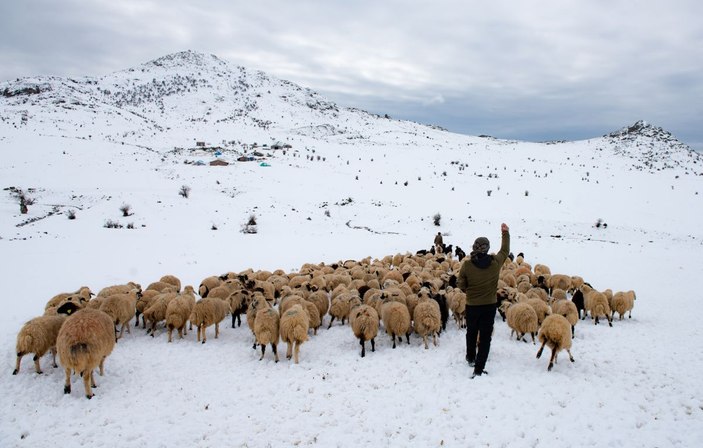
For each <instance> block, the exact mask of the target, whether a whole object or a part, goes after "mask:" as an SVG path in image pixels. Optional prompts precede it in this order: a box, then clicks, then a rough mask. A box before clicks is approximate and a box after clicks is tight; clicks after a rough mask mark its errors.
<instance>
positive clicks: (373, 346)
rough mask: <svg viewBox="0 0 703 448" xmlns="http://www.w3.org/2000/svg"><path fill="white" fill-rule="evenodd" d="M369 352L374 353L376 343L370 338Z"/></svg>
mask: <svg viewBox="0 0 703 448" xmlns="http://www.w3.org/2000/svg"><path fill="white" fill-rule="evenodd" d="M371 351H372V352H375V351H376V341H375V340H374V338H371Z"/></svg>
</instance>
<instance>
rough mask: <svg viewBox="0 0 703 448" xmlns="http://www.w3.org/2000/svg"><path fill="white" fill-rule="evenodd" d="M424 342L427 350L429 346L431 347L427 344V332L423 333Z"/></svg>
mask: <svg viewBox="0 0 703 448" xmlns="http://www.w3.org/2000/svg"><path fill="white" fill-rule="evenodd" d="M422 342H423V343H424V344H425V350H427V349H428V348H430V346H429V345H427V335H426V334H423V335H422Z"/></svg>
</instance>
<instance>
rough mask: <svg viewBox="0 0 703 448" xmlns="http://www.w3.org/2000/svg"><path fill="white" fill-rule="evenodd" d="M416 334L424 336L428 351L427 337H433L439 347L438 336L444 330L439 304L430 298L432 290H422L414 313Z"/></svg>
mask: <svg viewBox="0 0 703 448" xmlns="http://www.w3.org/2000/svg"><path fill="white" fill-rule="evenodd" d="M413 322H414V329H415V332H416V333H417V334H418V335H420V336H422V342H424V343H425V349H428V348H429V347H428V344H427V336H429V335H432V343H433V344H434V345H435V347H436V346H437V335H438V334H439V332H440V331H441V330H442V314H441V312H440V310H439V303H437V301H436V300H434V299H432V298H430V290H429V289H427V288H422V289H421V290H420V294H419V296H418V302H417V305H416V306H415V310H414V313H413Z"/></svg>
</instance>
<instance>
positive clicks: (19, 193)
mask: <svg viewBox="0 0 703 448" xmlns="http://www.w3.org/2000/svg"><path fill="white" fill-rule="evenodd" d="M9 190H10V193H11V194H12V196H14V197H15V199H17V203H18V204H19V205H20V213H21V214H23V215H26V214H27V213H29V206H30V205H34V199H33V198H30V197H29V196H27V193H26V192H25V191H24V190H22V189H19V188H14V187H11V188H10V189H9Z"/></svg>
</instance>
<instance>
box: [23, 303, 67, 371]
mask: <svg viewBox="0 0 703 448" xmlns="http://www.w3.org/2000/svg"><path fill="white" fill-rule="evenodd" d="M65 320H66V315H65V314H59V315H55V316H39V317H35V318H34V319H31V320H30V321H28V322H27V323H25V324H24V325H23V326H22V328H21V329H20V332H19V333H18V334H17V345H16V353H17V363H16V364H15V370H13V371H12V374H13V375H17V373H18V372H19V371H20V362H21V361H22V357H23V356H24V355H26V354H27V353H34V370H35V371H36V372H37V373H42V370H41V367H40V366H39V360H40V359H41V357H42V356H44V355H45V354H46V352H47V351H51V355H52V359H53V361H52V363H53V364H52V365H53V366H54V367H58V366H57V365H56V338H57V336H58V335H59V330H60V329H61V325H63V323H64V321H65Z"/></svg>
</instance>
